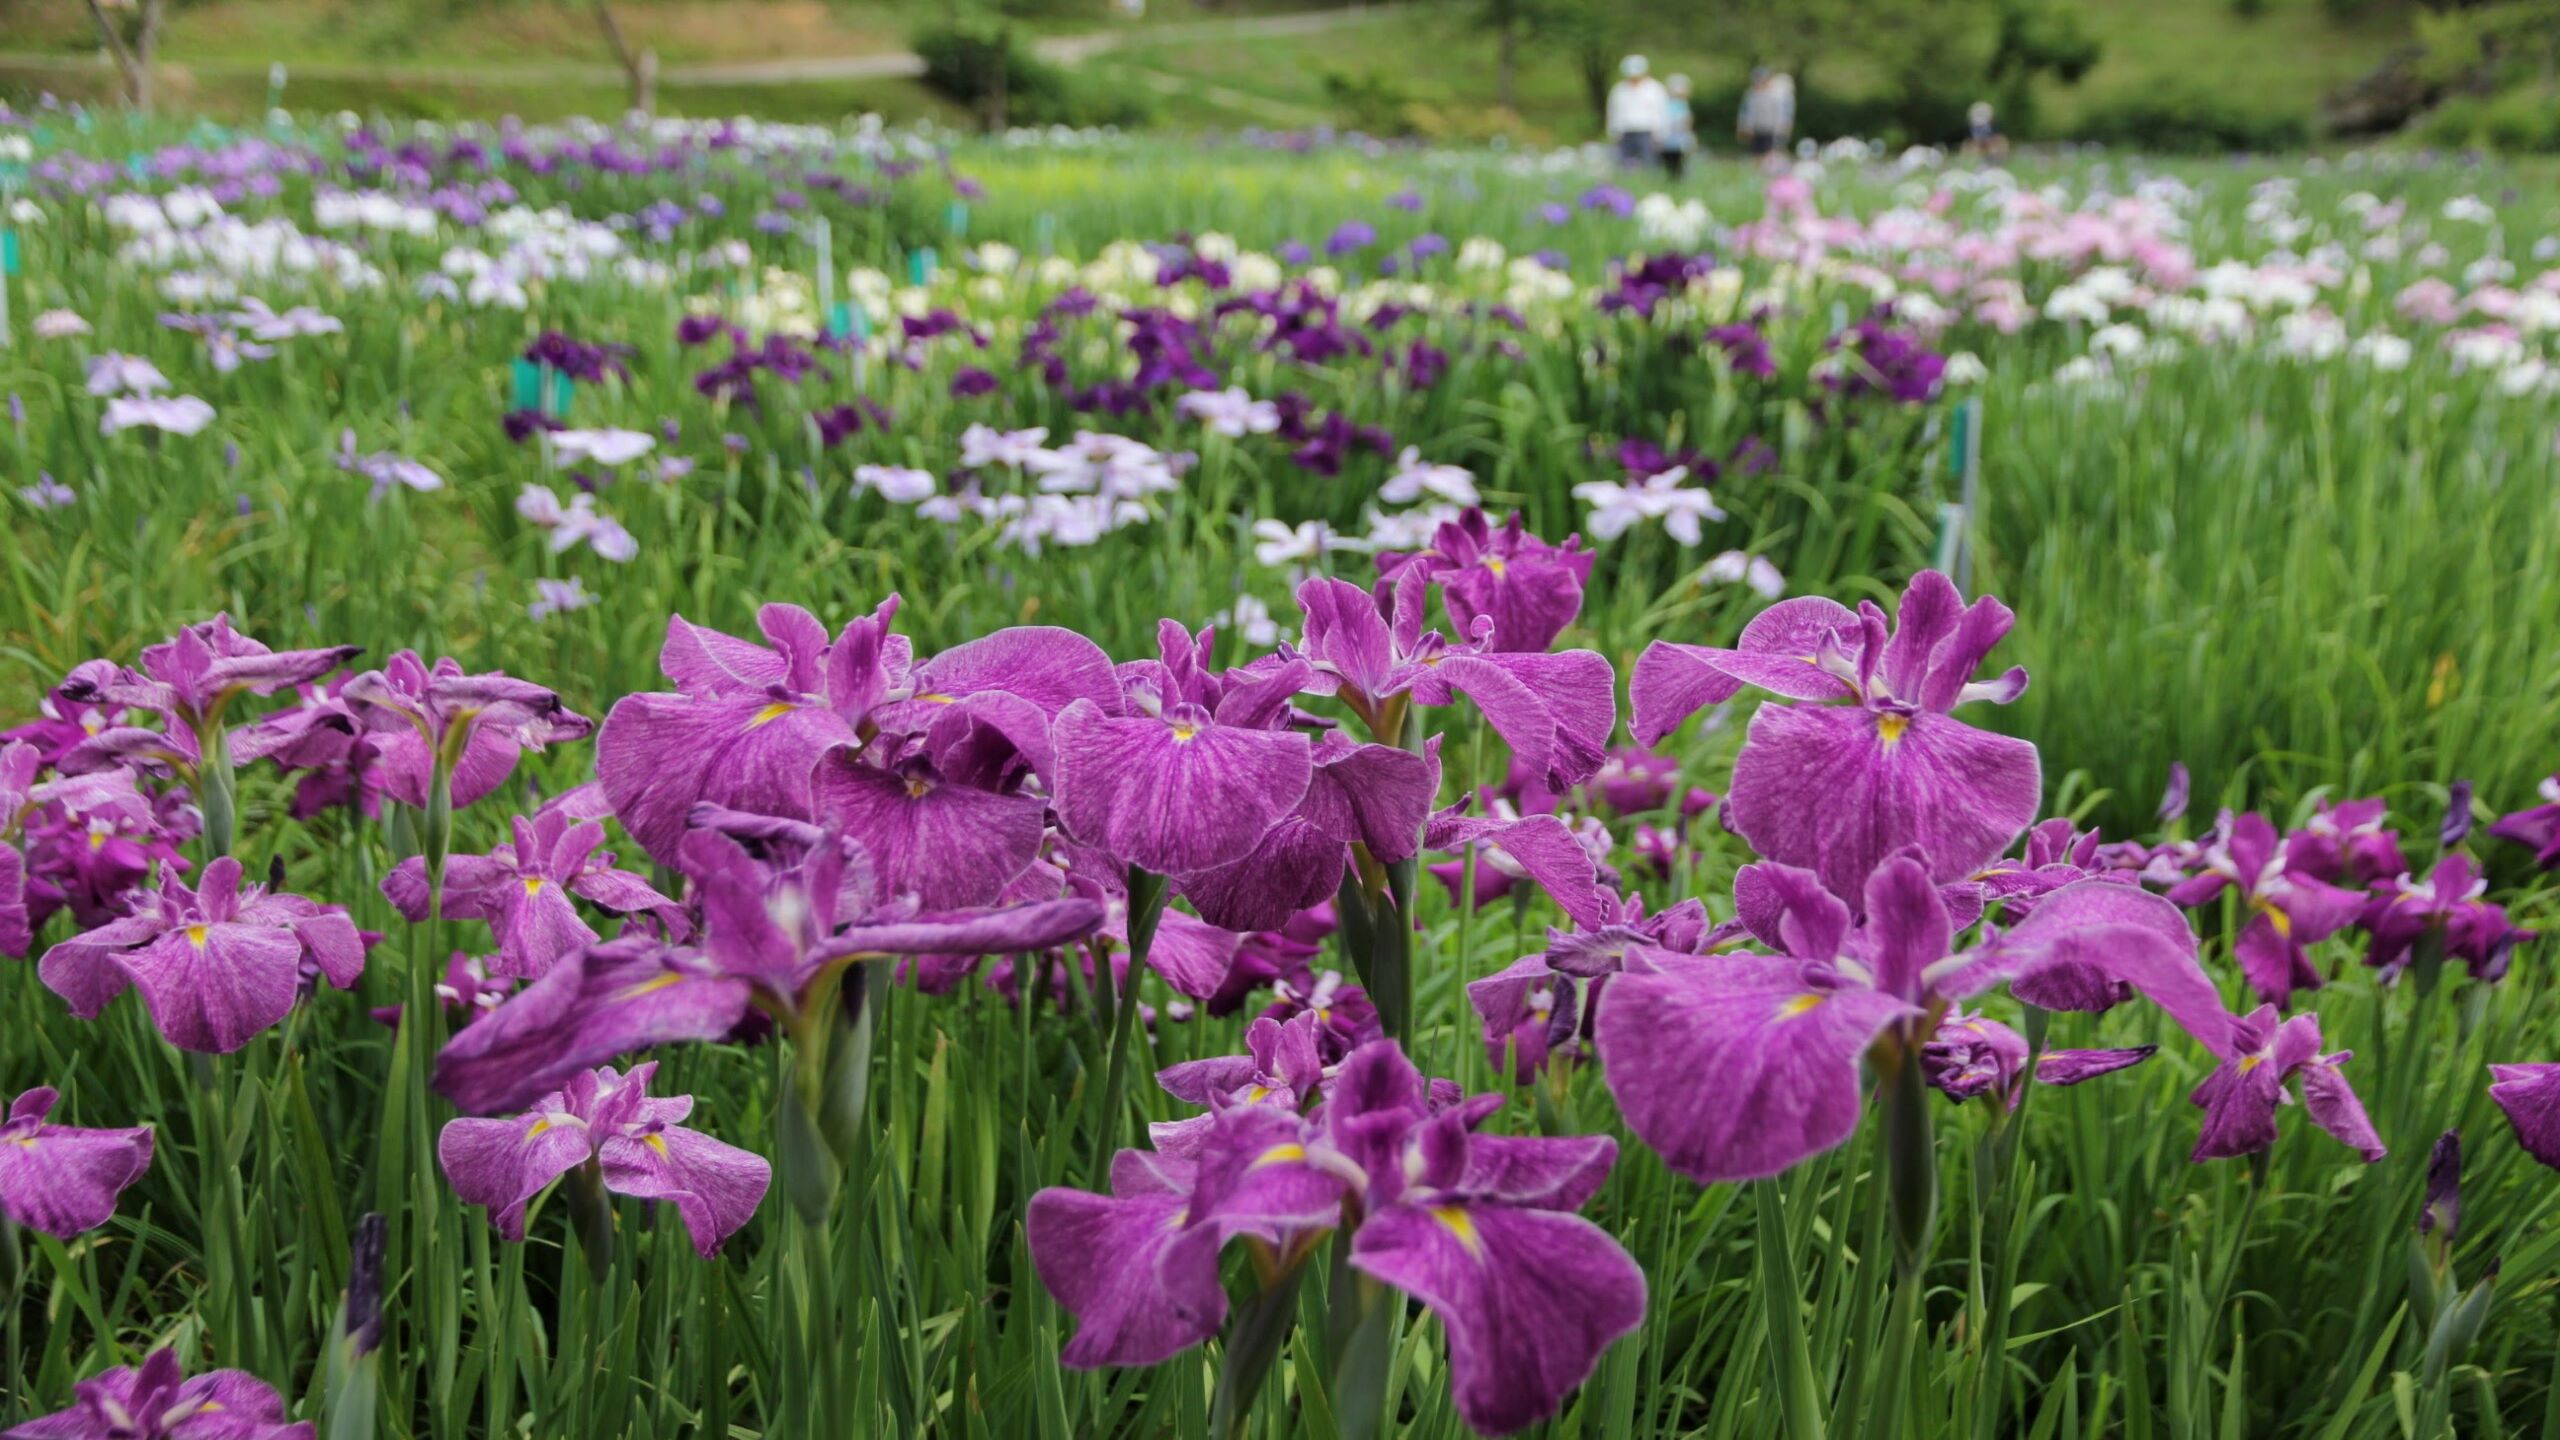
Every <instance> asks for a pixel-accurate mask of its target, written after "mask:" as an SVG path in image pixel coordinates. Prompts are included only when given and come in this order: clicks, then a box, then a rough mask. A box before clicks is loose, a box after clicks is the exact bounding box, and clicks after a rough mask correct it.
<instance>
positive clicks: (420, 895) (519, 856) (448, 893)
mask: <svg viewBox="0 0 2560 1440" xmlns="http://www.w3.org/2000/svg"><path fill="white" fill-rule="evenodd" d="M514 831H515V843H514V844H511V845H500V846H498V847H497V848H496V849H494V850H491V851H490V852H489V853H488V854H486V855H456V856H453V857H451V858H450V859H449V860H448V861H447V862H446V867H445V872H444V918H446V919H448V920H485V921H487V922H488V924H489V931H490V934H491V935H493V936H494V937H495V938H496V940H497V942H498V949H497V953H496V955H494V956H493V957H492V960H491V965H490V974H492V975H493V976H496V977H498V978H500V979H531V978H533V977H535V976H538V975H540V974H542V973H543V972H544V971H546V970H548V969H550V968H551V964H552V962H553V961H555V960H557V959H559V958H560V957H561V956H563V955H566V954H568V953H569V952H570V951H572V950H575V949H578V948H579V947H581V946H584V945H591V944H593V943H595V941H596V940H597V939H598V936H597V934H596V932H595V930H594V928H593V927H591V926H589V925H588V924H587V922H586V921H585V920H584V919H582V918H581V917H580V916H579V914H578V907H577V904H576V901H577V900H586V901H589V902H590V903H592V904H594V905H596V906H598V907H599V908H601V909H605V910H610V911H613V912H615V913H617V914H623V915H650V916H654V917H655V918H656V919H657V920H658V922H659V924H660V925H661V926H662V927H663V928H664V929H665V930H666V932H667V933H668V935H669V936H670V938H673V939H677V940H681V939H683V938H685V934H686V931H687V928H688V927H687V924H686V921H685V918H684V911H683V909H682V908H681V907H679V906H678V905H677V904H676V902H674V901H673V900H670V899H668V898H667V897H666V896H664V895H661V894H659V893H658V892H657V890H655V889H654V888H652V887H651V886H650V884H649V882H648V881H646V880H643V879H641V878H640V877H639V876H637V875H634V874H632V873H630V872H629V871H627V870H617V869H615V868H614V865H613V852H612V851H610V850H604V849H601V848H600V847H601V846H602V845H603V844H604V826H602V825H600V824H598V823H596V822H595V821H592V820H590V821H587V822H585V823H583V824H574V823H572V822H571V821H570V819H569V817H568V816H567V815H565V814H563V813H561V812H560V811H558V810H555V809H545V810H544V811H542V812H541V813H540V814H538V815H535V816H533V817H532V818H531V819H527V818H526V817H524V816H522V815H519V816H517V817H515V821H514ZM382 893H383V894H384V895H385V896H386V897H388V898H389V899H390V901H391V904H392V906H393V908H395V909H397V910H398V911H399V912H400V913H401V915H402V916H404V917H405V918H407V919H408V920H410V921H411V922H413V923H414V922H419V921H424V920H427V919H430V918H432V916H433V912H434V906H433V903H432V897H431V896H430V894H429V892H428V884H427V862H426V861H425V860H424V859H423V858H421V857H419V856H415V855H413V856H411V857H409V858H408V859H406V860H403V861H401V862H400V863H399V865H397V866H396V867H394V868H393V869H392V871H391V873H390V874H389V875H386V876H384V877H383V880H382Z"/></svg>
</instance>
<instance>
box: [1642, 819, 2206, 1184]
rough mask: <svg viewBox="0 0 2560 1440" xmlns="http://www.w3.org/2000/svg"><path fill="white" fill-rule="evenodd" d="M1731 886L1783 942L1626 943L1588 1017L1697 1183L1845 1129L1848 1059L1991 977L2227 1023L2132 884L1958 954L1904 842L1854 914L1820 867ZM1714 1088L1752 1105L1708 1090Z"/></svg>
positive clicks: (1937, 900)
mask: <svg viewBox="0 0 2560 1440" xmlns="http://www.w3.org/2000/svg"><path fill="white" fill-rule="evenodd" d="M1735 900H1736V905H1737V908H1738V909H1739V910H1740V912H1741V915H1742V919H1743V921H1744V922H1745V923H1746V924H1747V925H1748V926H1749V928H1750V930H1751V932H1752V933H1753V935H1754V936H1755V937H1756V938H1758V939H1759V940H1760V942H1761V943H1762V944H1764V945H1767V946H1768V947H1769V948H1770V949H1772V950H1774V951H1777V952H1778V953H1776V954H1770V955H1761V954H1732V955H1704V956H1695V955H1677V954H1673V953H1671V952H1668V951H1661V950H1647V949H1630V950H1628V951H1627V952H1626V953H1625V954H1624V956H1623V967H1624V968H1623V970H1622V971H1621V973H1619V974H1617V975H1616V976H1614V977H1612V978H1611V979H1610V981H1609V985H1608V990H1607V994H1606V996H1605V997H1604V999H1603V1000H1602V1002H1601V1003H1600V1004H1599V1007H1598V1009H1599V1015H1598V1019H1597V1022H1596V1031H1595V1033H1596V1038H1597V1041H1598V1048H1599V1053H1600V1058H1601V1061H1602V1062H1603V1064H1604V1065H1605V1066H1606V1067H1607V1072H1608V1080H1609V1088H1610V1091H1611V1092H1612V1093H1613V1094H1615V1095H1616V1096H1617V1098H1618V1107H1619V1109H1620V1111H1621V1112H1622V1113H1623V1114H1624V1115H1625V1116H1626V1119H1627V1124H1628V1126H1629V1127H1630V1128H1632V1129H1633V1130H1634V1131H1635V1132H1636V1134H1637V1135H1639V1136H1641V1137H1642V1138H1643V1139H1644V1141H1645V1143H1646V1144H1648V1145H1651V1146H1652V1147H1653V1148H1654V1149H1655V1150H1657V1151H1659V1152H1661V1154H1662V1157H1663V1159H1664V1161H1665V1162H1666V1163H1668V1164H1669V1165H1670V1166H1671V1167H1672V1168H1673V1169H1675V1170H1678V1171H1680V1172H1681V1173H1682V1174H1684V1175H1687V1176H1689V1177H1690V1178H1692V1179H1694V1180H1697V1181H1698V1182H1699V1183H1701V1184H1711V1183H1714V1182H1716V1181H1720V1180H1745V1179H1758V1178H1762V1177H1765V1176H1770V1175H1776V1174H1778V1173H1780V1172H1782V1171H1784V1170H1786V1169H1788V1168H1789V1167H1791V1166H1793V1165H1795V1164H1796V1163H1797V1162H1798V1161H1800V1160H1803V1159H1805V1158H1807V1157H1809V1156H1812V1155H1816V1154H1820V1153H1821V1152H1823V1151H1825V1150H1828V1149H1830V1148H1832V1147H1833V1146H1836V1145H1838V1144H1840V1143H1841V1142H1842V1141H1844V1140H1846V1139H1848V1138H1849V1136H1850V1134H1851V1133H1852V1132H1853V1131H1854V1130H1855V1129H1856V1128H1857V1124H1858V1118H1859V1113H1860V1109H1861V1093H1862V1091H1863V1090H1864V1088H1865V1086H1864V1082H1863V1081H1862V1080H1861V1079H1860V1076H1859V1064H1860V1062H1861V1060H1862V1059H1865V1058H1867V1057H1868V1055H1869V1052H1870V1051H1871V1050H1872V1051H1876V1052H1878V1056H1879V1058H1878V1059H1877V1060H1876V1062H1875V1068H1876V1069H1877V1070H1878V1071H1879V1072H1880V1073H1892V1072H1893V1071H1894V1070H1895V1069H1896V1068H1897V1067H1898V1064H1899V1062H1900V1059H1901V1057H1903V1056H1906V1055H1908V1054H1909V1053H1910V1052H1911V1051H1912V1050H1913V1049H1914V1048H1915V1047H1926V1046H1927V1045H1928V1044H1929V1043H1930V1042H1931V1041H1932V1040H1934V1039H1936V1038H1937V1034H1938V1030H1939V1027H1940V1024H1941V1017H1943V1016H1944V1015H1945V1014H1946V1013H1947V1008H1948V1007H1949V1006H1950V1005H1952V1004H1953V1003H1955V1002H1957V1001H1961V1000H1966V999H1970V998H1972V997H1974V996H1976V995H1980V994H1982V993H1984V992H1986V991H1988V990H1991V989H1993V988H1995V987H1996V986H1998V985H2000V984H2003V983H2009V982H2015V983H2018V984H2020V985H2021V986H2022V987H2023V986H2025V985H2028V984H2031V983H2032V982H2034V981H2037V980H2039V979H2042V978H2045V977H2047V976H2048V975H2050V974H2051V973H2053V972H2056V971H2065V970H2073V969H2091V970H2095V971H2097V972H2099V973H2100V974H2103V975H2104V976H2105V977H2107V978H2108V979H2109V980H2111V981H2113V982H2115V983H2116V984H2119V985H2123V986H2129V987H2131V988H2132V989H2134V990H2136V991H2139V992H2140V993H2141V994H2143V995H2144V996H2146V997H2148V998H2149V999H2151V1000H2152V1001H2153V1002H2154V1003H2157V1004H2159V1005H2160V1006H2161V1007H2162V1008H2163V1009H2164V1010H2166V1011H2167V1012H2168V1013H2169V1015H2170V1017H2171V1018H2172V1019H2174V1020H2176V1021H2177V1022H2178V1023H2179V1024H2181V1025H2183V1026H2185V1027H2186V1028H2188V1029H2189V1030H2191V1031H2193V1032H2194V1033H2196V1034H2197V1035H2199V1037H2202V1038H2205V1039H2206V1042H2207V1044H2208V1045H2209V1046H2210V1045H2215V1044H2217V1043H2218V1042H2219V1040H2220V1039H2221V1037H2222V1035H2223V1032H2224V1031H2225V1030H2226V1029H2227V1028H2228V1024H2229V1017H2228V1016H2227V1015H2226V1014H2225V1013H2224V1011H2223V1008H2222V1004H2221V1001H2220V999H2219V997H2218V996H2216V994H2215V993H2214V989H2213V985H2212V982H2211V981H2210V980H2208V979H2207V978H2206V977H2205V974H2204V972H2203V970H2202V968H2201V967H2200V966H2199V965H2198V964H2197V963H2196V958H2195V941H2194V937H2193V936H2192V935H2190V934H2189V933H2188V932H2187V929H2186V925H2185V922H2184V920H2183V918H2182V917H2180V916H2179V914H2178V913H2177V911H2176V910H2175V908H2173V907H2171V906H2170V905H2169V904H2167V902H2165V901H2163V900H2161V899H2160V898H2159V897H2157V896H2154V895H2151V894H2149V893H2147V892H2145V891H2142V890H2138V889H2135V888H2133V887H2131V886H2125V885H2115V884H2108V883H2105V882H2102V881H2082V882H2080V883H2079V884H2077V885H2073V886H2070V887H2067V888H2065V889H2063V890H2059V891H2056V892H2055V893H2054V894H2053V895H2051V896H2049V897H2047V898H2046V899H2045V901H2044V903H2043V904H2041V905H2039V906H2038V907H2037V908H2036V912H2035V913H2034V914H2033V915H2031V916H2029V917H2028V918H2027V919H2026V920H2025V921H2024V922H2023V923H2021V924H2020V925H2018V926H2017V928H2015V929H2014V930H2011V931H2008V932H2007V933H2005V934H2001V935H1997V936H1995V937H1993V938H1992V939H1991V940H1990V941H1988V942H1987V943H1985V944H1983V945H1981V946H1978V947H1977V948H1975V949H1973V950H1970V951H1966V952H1963V953H1957V952H1956V951H1955V950H1954V946H1953V940H1954V936H1955V933H1956V930H1957V929H1958V928H1959V925H1958V923H1957V916H1955V915H1953V914H1951V913H1950V910H1949V906H1948V902H1947V898H1946V897H1945V896H1944V895H1942V894H1941V893H1940V891H1939V888H1938V886H1937V885H1936V883H1935V882H1934V881H1932V879H1931V878H1930V874H1929V867H1928V866H1926V865H1925V864H1923V863H1922V862H1921V861H1920V860H1918V859H1917V858H1915V857H1912V856H1908V855H1902V856H1896V857H1894V858H1893V859H1891V860H1888V861H1886V862H1885V863H1884V864H1883V865H1881V866H1879V867H1877V869H1876V871H1875V873H1874V874H1873V875H1872V876H1870V877H1869V879H1868V881H1867V884H1866V891H1865V896H1864V900H1865V915H1864V918H1863V920H1861V919H1859V918H1858V917H1855V916H1853V915H1852V914H1851V912H1850V909H1849V907H1848V905H1847V904H1846V903H1845V902H1843V901H1841V900H1840V899H1839V898H1838V897H1837V896H1835V895H1833V894H1831V893H1830V891H1829V890H1828V889H1827V888H1826V887H1825V886H1824V885H1823V884H1822V882H1821V880H1820V878H1819V877H1817V876H1815V875H1814V874H1813V873H1812V872H1810V871H1806V870H1799V869H1795V868H1793V867H1789V866H1782V865H1773V864H1765V863H1764V864H1760V865H1754V866H1748V867H1745V869H1744V871H1743V874H1742V876H1741V877H1737V880H1736V883H1735ZM2097 998H2098V999H2099V1000H2100V1001H2101V1002H2107V1001H2111V1000H2112V998H2113V997H2112V995H2111V994H2103V993H2102V994H2101V995H2100V996H2098V997H2097ZM1923 1054H1924V1055H1925V1048H1924V1049H1923ZM1717 1096H1750V1097H1752V1101H1753V1103H1751V1104H1748V1105H1739V1104H1715V1103H1710V1101H1711V1100H1712V1098H1713V1097H1717Z"/></svg>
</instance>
